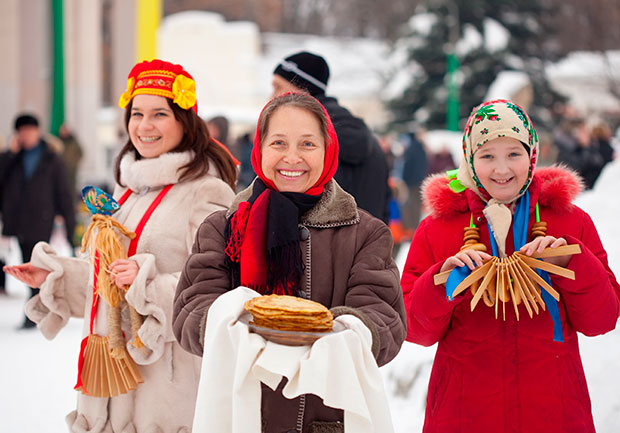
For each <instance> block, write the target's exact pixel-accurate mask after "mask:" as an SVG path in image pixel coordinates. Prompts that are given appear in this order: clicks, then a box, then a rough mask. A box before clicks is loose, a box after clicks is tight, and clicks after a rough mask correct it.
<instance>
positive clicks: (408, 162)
mask: <svg viewBox="0 0 620 433" xmlns="http://www.w3.org/2000/svg"><path fill="white" fill-rule="evenodd" d="M407 141H408V142H409V145H408V146H407V149H406V150H405V155H404V163H403V180H404V181H405V183H406V184H407V189H408V195H407V201H406V202H405V204H404V205H403V226H404V228H405V230H410V231H415V229H416V228H417V227H418V224H419V223H420V215H421V213H422V197H421V196H420V186H421V185H422V181H423V180H424V178H425V177H426V174H427V172H428V161H427V158H426V150H424V146H423V145H422V142H421V141H420V140H418V137H417V136H416V134H415V133H413V132H410V133H408V134H407Z"/></svg>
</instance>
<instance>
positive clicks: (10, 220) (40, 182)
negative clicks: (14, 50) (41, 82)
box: [0, 113, 75, 328]
mask: <svg viewBox="0 0 620 433" xmlns="http://www.w3.org/2000/svg"><path fill="white" fill-rule="evenodd" d="M0 214H1V215H2V222H3V227H2V234H3V235H5V236H15V237H16V238H17V240H18V242H19V246H20V249H21V252H22V260H23V261H24V263H25V262H28V261H30V256H31V254H32V249H33V248H34V246H35V244H36V243H37V242H39V241H46V242H49V240H50V237H51V235H52V229H53V227H54V218H55V216H56V215H60V216H62V217H63V219H64V222H65V229H66V232H67V237H68V238H69V239H71V238H72V236H73V230H74V228H75V215H74V212H73V192H72V191H71V187H70V184H69V180H68V177H67V172H66V169H65V166H64V163H63V161H62V158H61V156H60V155H57V154H56V153H54V152H53V151H52V150H51V149H50V148H49V145H48V144H47V142H45V141H44V140H43V139H42V138H41V132H40V130H39V121H38V120H37V118H36V117H35V116H33V115H32V114H27V113H24V114H21V115H19V116H18V117H17V118H16V119H15V136H14V137H13V138H12V139H11V142H10V143H9V150H7V151H5V152H3V153H2V154H0ZM71 243H72V242H71V241H70V244H71ZM30 292H31V297H32V296H34V295H36V294H37V292H38V289H35V288H32V287H31V288H30ZM34 326H35V323H34V322H32V321H30V320H29V319H28V318H27V317H25V320H24V323H23V325H22V328H32V327H34Z"/></svg>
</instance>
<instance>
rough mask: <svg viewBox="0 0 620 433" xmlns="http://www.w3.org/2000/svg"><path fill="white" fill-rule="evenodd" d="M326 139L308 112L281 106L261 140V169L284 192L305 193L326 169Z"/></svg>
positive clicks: (270, 120) (317, 122)
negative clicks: (324, 167)
mask: <svg viewBox="0 0 620 433" xmlns="http://www.w3.org/2000/svg"><path fill="white" fill-rule="evenodd" d="M324 159H325V138H324V136H323V133H322V131H321V126H320V123H319V120H318V119H317V118H316V117H315V116H314V115H313V114H312V113H310V112H309V111H307V110H304V109H302V108H298V107H294V106H282V107H281V108H278V109H277V111H275V112H274V113H273V114H272V115H271V117H270V119H269V125H268V127H267V130H266V133H265V137H264V138H263V140H262V142H261V169H262V170H263V173H264V174H265V177H266V178H267V179H269V180H271V181H272V182H273V183H274V185H275V186H276V188H278V190H279V191H282V192H306V191H307V190H308V189H310V187H312V186H313V185H314V184H315V183H316V182H317V180H318V179H319V177H320V176H321V173H322V172H323V164H324Z"/></svg>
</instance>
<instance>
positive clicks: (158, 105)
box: [127, 95, 183, 158]
mask: <svg viewBox="0 0 620 433" xmlns="http://www.w3.org/2000/svg"><path fill="white" fill-rule="evenodd" d="M127 129H128V130H129V138H130V140H131V142H132V144H133V145H134V147H135V148H136V150H137V151H138V153H139V154H140V156H142V157H143V158H156V157H158V156H160V155H162V154H164V153H167V152H169V151H171V150H172V149H174V148H175V147H177V146H178V145H179V143H180V142H181V139H182V138H183V126H182V125H181V122H179V121H178V120H177V119H176V118H175V117H174V113H173V111H172V108H170V105H168V101H167V100H166V98H164V97H163V96H155V95H136V96H135V97H134V98H133V100H132V105H131V113H130V117H129V124H128V127H127Z"/></svg>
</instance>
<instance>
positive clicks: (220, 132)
mask: <svg viewBox="0 0 620 433" xmlns="http://www.w3.org/2000/svg"><path fill="white" fill-rule="evenodd" d="M207 128H208V129H209V134H211V137H212V138H214V139H215V140H217V141H219V142H220V143H222V144H223V145H224V146H226V147H230V146H229V144H230V143H228V129H229V122H228V119H227V118H226V117H224V116H214V117H212V118H210V119H209V120H207Z"/></svg>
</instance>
